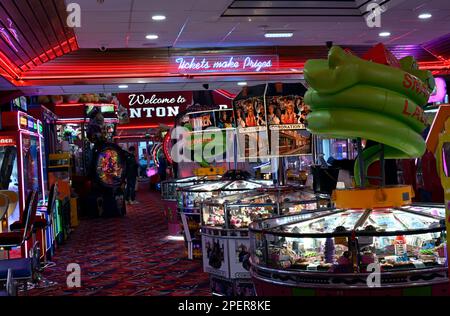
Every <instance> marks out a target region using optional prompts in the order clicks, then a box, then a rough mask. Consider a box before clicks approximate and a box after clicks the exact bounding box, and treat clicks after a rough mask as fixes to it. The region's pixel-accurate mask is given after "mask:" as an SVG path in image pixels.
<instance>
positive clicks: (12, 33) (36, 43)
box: [0, 0, 78, 77]
mask: <svg viewBox="0 0 450 316" xmlns="http://www.w3.org/2000/svg"><path fill="white" fill-rule="evenodd" d="M66 18H67V12H66V9H65V3H64V0H2V1H0V28H1V29H0V31H1V30H3V32H1V33H0V53H1V54H2V56H3V57H4V58H3V59H5V60H6V63H7V64H8V65H10V66H11V67H12V68H13V69H14V70H15V71H17V72H18V73H19V75H20V73H23V72H27V71H29V70H31V69H33V68H35V67H37V66H39V65H41V64H42V63H45V62H48V61H50V60H53V59H55V58H56V57H58V56H63V55H64V54H66V53H70V52H72V51H74V50H76V49H78V45H77V42H76V37H75V33H74V31H73V29H71V28H69V27H67V26H66V25H65V21H66ZM8 73H9V74H10V75H11V77H17V76H16V75H15V74H11V73H10V72H8ZM19 77H20V76H19Z"/></svg>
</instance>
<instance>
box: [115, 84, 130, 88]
mask: <svg viewBox="0 0 450 316" xmlns="http://www.w3.org/2000/svg"><path fill="white" fill-rule="evenodd" d="M117 88H119V89H127V88H128V85H126V84H121V85H118V86H117Z"/></svg>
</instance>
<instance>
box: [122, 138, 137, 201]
mask: <svg viewBox="0 0 450 316" xmlns="http://www.w3.org/2000/svg"><path fill="white" fill-rule="evenodd" d="M135 151H136V148H135V147H134V146H130V148H128V154H127V159H126V164H127V184H126V188H125V200H126V201H127V203H128V204H137V203H138V202H137V201H136V181H137V176H138V170H139V165H138V163H137V162H136V156H135Z"/></svg>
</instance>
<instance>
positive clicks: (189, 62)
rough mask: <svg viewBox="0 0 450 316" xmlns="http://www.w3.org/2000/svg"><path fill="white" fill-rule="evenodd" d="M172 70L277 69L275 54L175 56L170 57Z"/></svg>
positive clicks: (249, 70)
mask: <svg viewBox="0 0 450 316" xmlns="http://www.w3.org/2000/svg"><path fill="white" fill-rule="evenodd" d="M171 65H172V70H173V72H178V73H205V72H206V73H209V72H211V73H225V72H256V73H258V72H267V71H275V70H278V67H279V65H278V56H277V55H234V56H217V55H213V56H211V55H203V56H175V57H172V58H171Z"/></svg>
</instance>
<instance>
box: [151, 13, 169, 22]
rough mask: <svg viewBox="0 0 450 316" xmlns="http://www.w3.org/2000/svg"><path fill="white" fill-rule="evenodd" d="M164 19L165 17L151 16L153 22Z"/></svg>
mask: <svg viewBox="0 0 450 316" xmlns="http://www.w3.org/2000/svg"><path fill="white" fill-rule="evenodd" d="M165 19H166V16H165V15H161V14H157V15H154V16H152V20H153V21H164V20H165Z"/></svg>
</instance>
